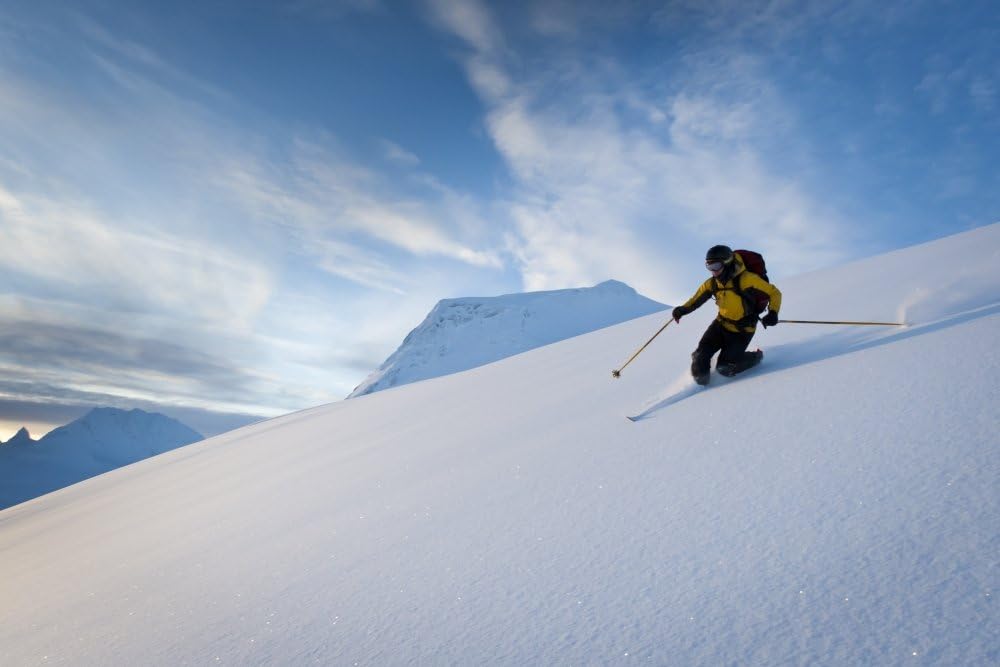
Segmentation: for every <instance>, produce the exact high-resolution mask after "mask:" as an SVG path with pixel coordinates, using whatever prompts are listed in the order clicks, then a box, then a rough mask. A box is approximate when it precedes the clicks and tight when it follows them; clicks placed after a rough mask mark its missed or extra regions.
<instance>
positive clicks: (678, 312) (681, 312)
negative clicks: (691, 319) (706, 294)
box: [670, 306, 691, 322]
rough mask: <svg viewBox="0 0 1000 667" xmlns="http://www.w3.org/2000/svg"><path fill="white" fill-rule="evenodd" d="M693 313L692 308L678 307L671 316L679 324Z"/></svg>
mask: <svg viewBox="0 0 1000 667" xmlns="http://www.w3.org/2000/svg"><path fill="white" fill-rule="evenodd" d="M690 312H691V309H690V308H685V307H684V306H677V307H676V308H674V310H673V311H672V312H671V313H670V316H671V317H673V318H674V320H676V321H677V322H680V321H681V318H682V317H684V316H685V315H687V314H688V313H690Z"/></svg>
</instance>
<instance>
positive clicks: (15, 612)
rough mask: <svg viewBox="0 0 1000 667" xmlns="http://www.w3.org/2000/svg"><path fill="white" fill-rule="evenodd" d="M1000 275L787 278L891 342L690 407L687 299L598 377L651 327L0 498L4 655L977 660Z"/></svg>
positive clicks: (770, 352)
mask: <svg viewBox="0 0 1000 667" xmlns="http://www.w3.org/2000/svg"><path fill="white" fill-rule="evenodd" d="M998 266H1000V225H993V226H990V227H985V228H982V229H977V230H974V231H971V232H968V233H966V234H962V235H959V236H955V237H950V238H947V239H943V240H941V241H938V242H935V243H931V244H927V245H924V246H918V247H914V248H910V249H906V250H902V251H899V252H894V253H890V254H888V255H884V256H880V257H875V258H872V259H868V260H865V261H861V262H857V263H854V264H851V265H848V266H844V267H841V268H838V269H835V270H829V271H823V272H818V273H814V274H809V275H804V276H801V277H798V278H795V279H789V280H785V281H782V282H781V283H780V284H779V286H780V287H781V288H782V290H783V291H784V293H785V306H784V309H783V315H784V316H786V317H788V318H801V319H843V318H851V319H862V318H879V319H884V318H886V317H887V316H892V315H893V314H897V315H898V316H901V317H905V318H906V320H907V321H908V322H909V323H910V326H908V327H906V328H902V329H899V328H860V327H858V328H854V327H824V326H806V325H801V326H796V325H781V326H778V327H776V328H774V329H769V330H767V331H761V332H760V333H759V334H758V338H757V339H756V342H757V344H759V345H761V346H762V347H764V348H765V349H766V352H767V357H766V358H765V360H764V364H763V365H762V366H760V367H759V368H757V369H755V370H754V371H752V372H751V373H750V374H748V375H747V376H745V377H742V378H738V379H735V380H732V381H719V378H713V386H712V387H710V388H709V389H707V390H704V391H700V392H694V391H691V389H690V383H689V381H688V380H687V379H686V378H685V377H684V372H685V369H686V367H687V366H688V364H689V354H690V350H691V348H692V347H693V346H694V343H695V342H696V341H697V339H698V337H699V335H700V334H701V331H702V329H703V328H704V326H705V325H706V324H707V322H708V321H709V319H710V317H711V313H710V312H709V310H710V309H709V307H707V306H706V307H705V308H703V309H701V310H700V311H698V312H697V313H695V314H693V315H691V316H688V317H687V318H685V319H684V321H683V322H682V323H681V324H680V325H679V326H671V327H670V328H668V329H667V330H666V331H665V332H664V333H663V335H662V336H660V337H659V338H658V339H657V340H656V342H655V343H654V344H653V345H651V346H650V347H649V348H647V350H646V351H645V352H644V353H643V354H642V356H640V357H639V358H638V359H637V360H636V361H635V362H634V363H633V364H632V365H631V366H629V368H628V369H626V371H625V372H624V373H623V374H622V377H621V379H619V380H612V379H611V376H610V370H611V369H612V368H616V367H618V366H619V365H620V364H621V362H622V361H623V360H624V359H625V358H627V356H628V355H630V354H631V353H632V352H633V351H634V350H635V349H636V347H637V346H638V345H639V344H641V343H642V342H644V341H645V340H646V339H647V338H648V337H649V336H650V335H651V334H652V333H653V332H654V331H655V330H656V329H657V328H659V326H660V325H661V324H662V322H663V317H664V315H663V314H657V315H651V316H648V317H644V318H640V319H637V320H633V321H629V322H626V323H623V324H620V325H617V326H613V327H609V328H606V329H602V330H600V331H596V332H593V333H590V334H587V335H583V336H579V337H576V338H572V339H570V340H566V341H563V342H560V343H556V344H554V345H549V346H546V347H542V348H538V349H535V350H532V351H530V352H526V353H524V354H520V355H517V356H514V357H510V358H508V359H505V360H503V361H500V362H497V363H494V364H489V365H486V366H482V367H479V368H476V369H473V370H470V371H467V372H463V373H457V374H454V375H449V376H446V377H439V378H436V379H432V380H428V381H425V382H419V383H414V384H411V385H408V386H405V387H400V388H398V389H396V390H394V391H388V392H379V393H376V394H372V395H369V396H364V397H361V398H358V399H355V400H350V401H342V402H339V403H335V404H332V405H326V406H321V407H317V408H314V409H311V410H306V411H303V412H299V413H295V414H291V415H287V416H284V417H280V418H277V419H273V420H270V421H267V422H262V423H258V424H255V425H252V426H248V427H246V428H243V429H241V430H238V431H233V432H230V433H227V434H224V435H221V436H218V437H215V438H211V439H209V440H206V441H204V442H201V443H197V444H194V445H191V446H188V447H184V448H182V449H178V450H175V451H172V452H168V453H166V454H163V455H161V456H158V457H155V458H153V459H149V460H146V461H143V462H140V463H137V464H135V465H132V466H129V467H127V468H122V469H119V470H116V471H113V472H111V473H108V474H106V475H103V476H101V477H99V478H95V479H91V480H88V481H86V482H83V483H81V484H77V485H75V486H73V487H70V488H67V489H63V490H61V491H58V492H56V493H53V494H50V495H48V496H45V497H42V498H38V499H35V500H33V501H30V502H27V503H24V504H22V505H19V506H16V507H13V508H10V509H7V510H5V511H3V512H0V572H3V577H0V600H3V601H4V604H3V605H2V606H0V664H18V665H19V664H36V663H41V662H45V663H48V664H74V665H77V664H154V665H157V664H159V665H176V664H185V663H195V664H206V663H212V664H216V663H218V664H261V663H268V664H272V663H280V664H304V663H320V664H337V665H341V664H377V665H401V664H434V665H441V664H463V665H476V664H502V665H525V664H544V665H601V664H630V663H635V662H641V663H643V664H655V665H712V666H716V665H912V664H922V665H993V664H997V662H998V659H1000V641H998V638H997V632H996V630H997V627H998V623H997V621H998V618H997V610H996V601H995V598H996V595H997V593H996V591H997V554H998V553H1000V539H998V524H997V516H998V509H1000V507H998V504H1000V503H998V500H1000V498H998V486H997V479H998V472H1000V469H998V468H1000V466H998V463H1000V460H998V453H997V444H998V439H997V433H998V428H1000V423H998V422H1000V419H998V407H997V406H998V405H1000V401H998V398H1000V397H998V391H997V387H998V383H997V377H998V376H1000V353H998V351H997V346H996V344H995V341H996V340H997V336H998V333H1000V299H998V296H997V295H998V294H1000V269H998ZM671 396H672V397H673V398H671ZM676 399H679V400H676ZM657 402H662V403H663V407H661V408H660V409H659V410H655V411H653V412H652V413H651V414H650V415H649V417H648V418H647V419H645V420H643V421H640V422H638V423H635V424H633V423H630V422H628V421H627V420H625V419H624V418H623V415H624V414H626V413H630V412H634V411H636V410H637V409H639V408H641V407H643V406H644V405H645V404H653V403H657Z"/></svg>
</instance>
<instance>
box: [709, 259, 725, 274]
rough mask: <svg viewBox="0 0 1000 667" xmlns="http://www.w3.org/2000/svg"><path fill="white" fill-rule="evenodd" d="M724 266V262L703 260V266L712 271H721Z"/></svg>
mask: <svg viewBox="0 0 1000 667" xmlns="http://www.w3.org/2000/svg"><path fill="white" fill-rule="evenodd" d="M725 266H726V264H725V262H720V261H713V262H705V268H706V269H708V270H709V271H711V272H712V273H721V272H722V269H723V268H725Z"/></svg>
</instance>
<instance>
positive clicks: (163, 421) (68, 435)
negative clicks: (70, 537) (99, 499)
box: [0, 408, 203, 509]
mask: <svg viewBox="0 0 1000 667" xmlns="http://www.w3.org/2000/svg"><path fill="white" fill-rule="evenodd" d="M202 439H203V438H202V436H201V434H200V433H198V432H197V431H194V430H193V429H191V428H190V427H188V426H186V425H185V424H182V423H181V422H179V421H177V420H176V419H173V418H171V417H167V416H166V415H163V414H160V413H150V412H146V411H144V410H139V409H132V410H121V409H118V408H93V409H91V410H90V411H88V412H87V413H86V414H85V415H83V416H82V417H80V418H78V419H75V420H73V421H72V422H70V423H68V424H65V425H63V426H60V427H58V428H55V429H53V430H52V431H50V432H49V433H47V434H46V435H44V436H43V437H41V438H39V439H38V440H32V439H31V438H30V436H28V431H27V429H25V428H23V427H22V428H21V429H20V430H19V431H18V433H17V434H16V435H15V436H14V437H13V438H11V440H9V441H7V442H6V443H4V444H3V446H0V509H2V508H4V507H9V506H11V505H15V504H18V503H22V502H25V501H27V500H30V499H31V498H35V497H37V496H40V495H43V494H45V493H50V492H52V491H55V490H57V489H60V488H63V487H65V486H68V485H70V484H75V483H77V482H79V481H82V480H84V479H88V478H90V477H94V476H97V475H100V474H103V473H105V472H108V471H110V470H114V469H116V468H119V467H121V466H125V465H129V464H131V463H135V462H136V461H140V460H142V459H145V458H148V457H151V456H156V455H157V454H162V453H163V452H166V451H170V450H171V449H175V448H177V447H182V446H184V445H188V444H191V443H193V442H197V441H199V440H202Z"/></svg>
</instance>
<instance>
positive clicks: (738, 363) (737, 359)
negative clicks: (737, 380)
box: [716, 331, 764, 377]
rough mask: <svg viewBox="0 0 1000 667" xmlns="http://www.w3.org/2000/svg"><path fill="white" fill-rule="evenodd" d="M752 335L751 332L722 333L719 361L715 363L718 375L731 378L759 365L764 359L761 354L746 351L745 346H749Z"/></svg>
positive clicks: (759, 352)
mask: <svg viewBox="0 0 1000 667" xmlns="http://www.w3.org/2000/svg"><path fill="white" fill-rule="evenodd" d="M753 335H754V332H753V331H751V332H749V333H746V332H740V333H732V332H730V331H724V332H723V336H724V340H723V343H722V351H721V352H720V353H719V361H718V362H717V363H716V369H717V370H718V371H719V374H720V375H725V376H726V377H732V376H733V375H736V374H737V373H742V372H743V371H745V370H747V369H748V368H753V367H754V366H756V365H757V364H759V363H760V360H761V359H762V358H763V357H764V353H763V352H761V351H759V350H758V351H756V352H747V351H746V349H747V346H748V345H750V341H751V340H752V339H753Z"/></svg>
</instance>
